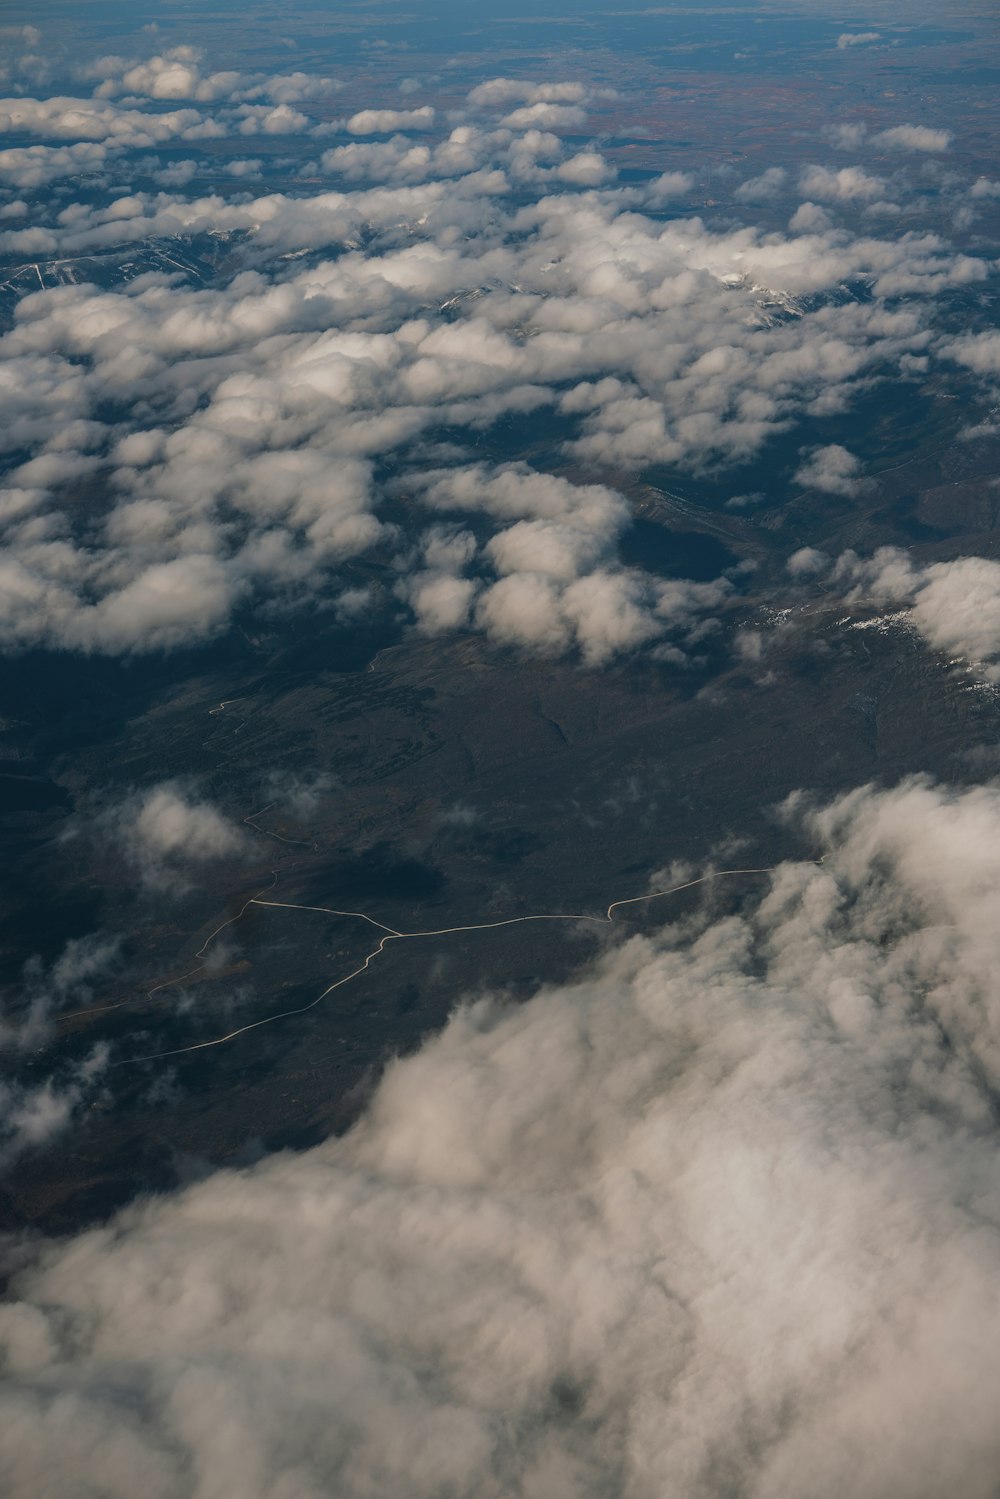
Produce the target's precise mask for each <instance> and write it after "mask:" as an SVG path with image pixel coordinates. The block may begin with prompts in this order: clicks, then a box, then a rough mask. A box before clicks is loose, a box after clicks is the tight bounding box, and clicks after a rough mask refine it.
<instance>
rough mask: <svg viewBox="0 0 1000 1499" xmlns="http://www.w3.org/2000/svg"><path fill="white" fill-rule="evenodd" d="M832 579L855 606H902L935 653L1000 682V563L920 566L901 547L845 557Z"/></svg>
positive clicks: (971, 560)
mask: <svg viewBox="0 0 1000 1499" xmlns="http://www.w3.org/2000/svg"><path fill="white" fill-rule="evenodd" d="M797 555H798V554H797ZM794 561H795V559H794V558H793V559H792V562H794ZM829 576H830V579H831V581H832V582H833V583H834V584H836V585H837V586H838V587H840V588H841V589H843V590H844V592H845V597H846V598H847V600H848V601H849V602H851V603H864V604H870V605H875V606H876V607H882V608H884V607H887V606H889V607H893V608H895V609H900V607H901V606H902V608H905V609H906V611H907V612H906V616H905V617H906V619H907V621H908V623H909V624H910V625H911V626H912V627H913V628H914V629H916V630H917V631H918V632H919V633H920V635H921V636H922V637H923V638H924V640H925V641H926V642H927V644H928V645H929V646H931V647H932V648H933V649H934V650H937V651H941V652H943V653H944V654H945V655H947V656H948V657H950V658H952V659H953V660H957V661H960V662H962V663H964V664H965V665H966V666H967V667H969V668H971V669H972V670H973V671H974V672H975V673H976V675H977V676H979V677H981V678H985V680H987V681H990V682H998V681H1000V664H998V661H997V658H998V657H1000V563H997V562H992V561H990V560H989V558H986V557H959V558H956V559H955V560H954V561H951V562H932V563H927V564H919V563H914V562H913V560H912V558H911V557H910V556H909V554H908V553H907V552H904V551H901V550H900V549H899V548H898V547H880V548H879V549H878V551H876V552H874V553H873V554H872V555H871V556H870V557H859V556H858V555H857V553H855V552H853V551H849V552H844V553H842V555H841V556H840V557H839V558H838V559H837V560H836V562H835V564H834V565H833V568H832V572H831V573H830V575H829Z"/></svg>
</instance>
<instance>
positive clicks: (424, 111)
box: [346, 104, 436, 135]
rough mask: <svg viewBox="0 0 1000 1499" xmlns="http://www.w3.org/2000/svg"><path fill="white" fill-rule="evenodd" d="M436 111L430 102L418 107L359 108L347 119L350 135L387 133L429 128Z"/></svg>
mask: <svg viewBox="0 0 1000 1499" xmlns="http://www.w3.org/2000/svg"><path fill="white" fill-rule="evenodd" d="M435 115H436V111H435V110H434V109H433V108H432V106H431V105H430V104H424V105H422V106H421V108H420V109H361V110H359V111H358V112H357V114H353V115H351V117H350V119H349V120H348V121H347V127H346V128H347V130H348V132H349V133H350V134H351V135H389V134H390V133H391V132H392V131H393V130H430V129H431V127H432V126H433V124H434V120H435Z"/></svg>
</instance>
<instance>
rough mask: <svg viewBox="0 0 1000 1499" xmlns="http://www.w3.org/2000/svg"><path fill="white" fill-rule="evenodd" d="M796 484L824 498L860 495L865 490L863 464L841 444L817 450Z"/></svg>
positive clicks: (804, 464) (800, 473) (806, 462)
mask: <svg viewBox="0 0 1000 1499" xmlns="http://www.w3.org/2000/svg"><path fill="white" fill-rule="evenodd" d="M794 479H795V483H796V484H801V485H802V486H803V488H805V489H819V490H822V491H823V493H824V494H842V495H852V494H857V492H858V490H859V488H860V487H861V483H862V479H861V460H860V459H859V458H856V457H855V455H854V454H853V453H849V452H848V451H847V449H846V448H844V447H841V446H840V444H839V443H829V444H828V445H827V446H826V447H822V448H814V449H813V451H812V452H811V453H810V454H809V456H808V458H807V459H806V460H805V462H804V463H802V464H800V466H799V468H798V469H797V470H796V472H795V476H794Z"/></svg>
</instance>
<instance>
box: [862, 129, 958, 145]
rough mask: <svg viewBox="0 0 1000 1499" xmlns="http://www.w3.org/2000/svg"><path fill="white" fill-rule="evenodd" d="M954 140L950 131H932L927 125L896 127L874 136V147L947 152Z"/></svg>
mask: <svg viewBox="0 0 1000 1499" xmlns="http://www.w3.org/2000/svg"><path fill="white" fill-rule="evenodd" d="M954 138H955V137H954V136H953V135H952V133H951V131H950V130H932V129H930V128H929V127H928V126H927V125H894V126H893V127H892V129H891V130H881V131H879V133H878V135H873V136H872V145H873V146H888V147H890V148H891V149H893V150H898V151H947V149H948V147H949V146H950V145H951V143H952V141H953V140H954Z"/></svg>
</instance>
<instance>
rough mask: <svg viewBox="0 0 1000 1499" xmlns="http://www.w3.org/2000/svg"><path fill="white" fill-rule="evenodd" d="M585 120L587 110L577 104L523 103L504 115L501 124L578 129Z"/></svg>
mask: <svg viewBox="0 0 1000 1499" xmlns="http://www.w3.org/2000/svg"><path fill="white" fill-rule="evenodd" d="M586 122H587V111H586V110H585V109H582V108H581V107H580V105H578V104H548V103H543V102H539V103H538V104H523V105H522V106H521V108H520V109H513V110H511V112H510V114H508V115H504V117H503V119H502V120H501V121H500V123H501V125H506V126H508V127H509V128H510V129H511V130H579V129H580V128H581V127H582V126H583V125H585V124H586Z"/></svg>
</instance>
